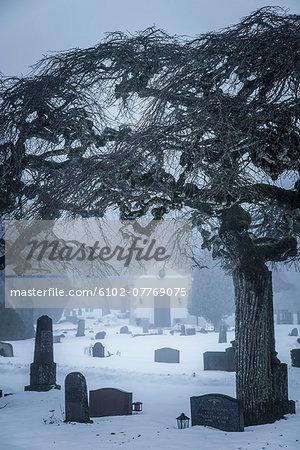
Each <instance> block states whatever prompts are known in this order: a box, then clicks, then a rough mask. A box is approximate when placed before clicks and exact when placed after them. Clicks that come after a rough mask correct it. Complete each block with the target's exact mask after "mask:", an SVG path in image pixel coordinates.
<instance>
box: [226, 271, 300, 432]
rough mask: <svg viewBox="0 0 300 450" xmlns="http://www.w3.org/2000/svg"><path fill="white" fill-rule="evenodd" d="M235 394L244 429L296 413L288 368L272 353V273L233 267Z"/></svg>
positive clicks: (273, 345)
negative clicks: (239, 404) (242, 415)
mask: <svg viewBox="0 0 300 450" xmlns="http://www.w3.org/2000/svg"><path fill="white" fill-rule="evenodd" d="M233 282H234V288H235V297H236V367H237V372H236V392H237V398H238V399H239V400H241V401H242V403H243V405H244V414H245V426H249V425H257V424H264V423H271V422H274V421H275V420H278V419H280V418H282V417H283V415H284V414H288V413H294V412H295V403H294V402H293V401H289V400H288V383H287V366H286V364H281V363H280V361H279V359H278V358H277V356H276V355H277V353H276V352H275V338H274V315H273V294H272V273H271V272H270V271H269V270H268V269H267V267H266V266H263V267H262V266H259V267H258V268H257V270H254V269H253V266H252V267H251V270H245V269H244V268H241V267H239V268H236V269H235V270H234V273H233Z"/></svg>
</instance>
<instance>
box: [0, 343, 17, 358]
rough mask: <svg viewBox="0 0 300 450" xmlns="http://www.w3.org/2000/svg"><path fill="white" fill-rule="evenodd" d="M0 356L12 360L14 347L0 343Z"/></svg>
mask: <svg viewBox="0 0 300 450" xmlns="http://www.w3.org/2000/svg"><path fill="white" fill-rule="evenodd" d="M0 356H5V357H6V358H12V357H13V356H14V350H13V346H12V345H11V344H8V343H7V342H0Z"/></svg>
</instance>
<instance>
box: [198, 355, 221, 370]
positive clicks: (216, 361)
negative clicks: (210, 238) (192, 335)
mask: <svg viewBox="0 0 300 450" xmlns="http://www.w3.org/2000/svg"><path fill="white" fill-rule="evenodd" d="M203 365H204V370H227V361H226V352H205V353H203Z"/></svg>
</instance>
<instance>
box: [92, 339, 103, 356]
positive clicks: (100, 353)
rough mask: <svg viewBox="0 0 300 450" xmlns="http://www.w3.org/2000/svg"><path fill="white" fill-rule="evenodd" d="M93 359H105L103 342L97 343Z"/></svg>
mask: <svg viewBox="0 0 300 450" xmlns="http://www.w3.org/2000/svg"><path fill="white" fill-rule="evenodd" d="M93 357H94V358H95V357H96V358H104V347H103V345H102V344H101V342H96V344H95V345H94V347H93Z"/></svg>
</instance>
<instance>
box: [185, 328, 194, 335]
mask: <svg viewBox="0 0 300 450" xmlns="http://www.w3.org/2000/svg"><path fill="white" fill-rule="evenodd" d="M185 334H186V336H193V335H194V334H196V330H195V328H187V329H186V330H185Z"/></svg>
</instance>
